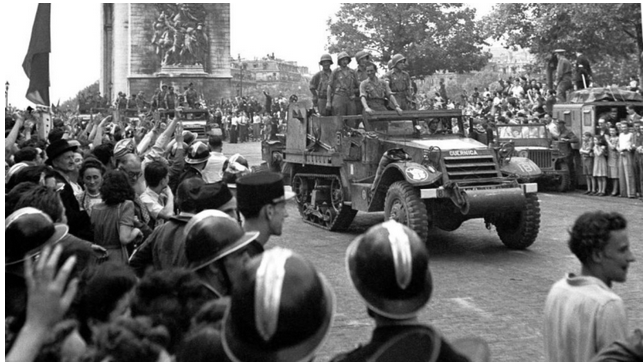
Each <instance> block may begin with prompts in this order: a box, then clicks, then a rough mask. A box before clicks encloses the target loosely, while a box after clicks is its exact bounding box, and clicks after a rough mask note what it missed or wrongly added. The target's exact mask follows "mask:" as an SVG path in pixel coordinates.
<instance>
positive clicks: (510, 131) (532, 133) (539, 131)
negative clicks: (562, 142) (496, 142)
mask: <svg viewBox="0 0 643 363" xmlns="http://www.w3.org/2000/svg"><path fill="white" fill-rule="evenodd" d="M546 137H547V132H546V130H545V125H542V124H538V125H502V126H498V138H499V139H501V140H505V139H511V140H520V139H544V138H546Z"/></svg>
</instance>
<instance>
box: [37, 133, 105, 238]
mask: <svg viewBox="0 0 643 363" xmlns="http://www.w3.org/2000/svg"><path fill="white" fill-rule="evenodd" d="M77 149H78V147H76V146H72V145H70V144H69V143H68V142H67V140H64V139H60V140H58V141H55V142H53V143H51V144H50V145H49V146H48V147H47V156H48V159H47V161H46V164H47V165H50V166H51V167H52V168H53V169H54V173H55V175H56V182H57V183H61V184H64V186H63V189H62V191H61V192H60V199H61V200H62V202H63V205H64V206H65V214H66V216H67V223H68V225H69V233H71V234H73V235H74V236H76V237H78V238H82V239H84V240H87V241H93V240H94V234H93V232H92V230H91V221H90V220H89V215H87V213H85V212H84V211H81V210H80V205H79V204H78V200H77V199H76V194H80V193H82V191H83V189H82V188H81V187H80V185H78V184H77V183H76V182H74V181H73V180H72V177H73V176H74V174H76V173H78V168H77V166H76V164H75V163H74V152H75V151H76V150H77Z"/></svg>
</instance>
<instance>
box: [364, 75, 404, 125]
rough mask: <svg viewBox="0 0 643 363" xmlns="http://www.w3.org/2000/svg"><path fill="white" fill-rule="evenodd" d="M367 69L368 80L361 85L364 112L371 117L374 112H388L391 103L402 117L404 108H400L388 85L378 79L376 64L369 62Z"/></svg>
mask: <svg viewBox="0 0 643 363" xmlns="http://www.w3.org/2000/svg"><path fill="white" fill-rule="evenodd" d="M365 68H366V73H367V74H368V78H367V79H365V80H363V81H362V83H360V85H359V98H360V101H361V104H362V106H363V108H364V111H365V112H366V113H368V114H369V115H370V114H372V113H373V111H386V110H387V108H386V104H387V103H389V104H390V105H392V106H393V108H395V111H397V113H398V114H400V115H401V114H402V108H400V105H399V104H398V103H397V100H396V99H395V97H394V96H393V93H392V92H391V89H390V88H389V86H388V84H387V83H386V82H384V81H381V80H379V79H377V69H376V67H375V64H373V63H370V62H369V63H368V64H366V67H365Z"/></svg>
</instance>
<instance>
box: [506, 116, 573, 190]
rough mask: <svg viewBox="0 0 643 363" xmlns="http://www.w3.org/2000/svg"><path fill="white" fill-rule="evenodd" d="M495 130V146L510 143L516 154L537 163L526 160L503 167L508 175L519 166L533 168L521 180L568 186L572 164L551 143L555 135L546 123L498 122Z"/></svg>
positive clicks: (560, 187)
mask: <svg viewBox="0 0 643 363" xmlns="http://www.w3.org/2000/svg"><path fill="white" fill-rule="evenodd" d="M496 133H497V137H496V138H495V147H496V148H500V147H502V145H504V144H506V143H509V142H511V143H512V146H513V153H512V155H513V157H515V158H525V159H528V160H531V161H532V162H533V163H534V164H535V166H534V165H530V164H529V163H526V162H521V163H519V164H508V165H507V167H506V169H505V168H504V167H501V171H502V172H503V174H505V175H507V176H509V175H512V174H514V173H513V170H510V168H512V167H514V166H516V165H517V166H518V167H520V168H523V169H524V168H531V169H533V170H534V172H531V173H529V174H527V175H526V178H519V181H520V182H533V181H536V182H538V183H539V184H540V185H543V186H553V187H555V189H556V191H559V192H564V191H566V190H568V189H569V185H570V184H569V183H570V180H569V178H570V177H569V166H568V165H567V161H566V159H565V155H564V154H563V153H562V152H561V151H560V150H559V149H558V147H556V146H555V145H553V144H552V141H553V140H552V137H551V135H550V134H549V129H548V128H547V126H546V125H545V124H541V123H530V124H527V125H524V124H523V125H513V124H510V125H497V126H496ZM516 161H518V160H516ZM536 168H537V169H539V170H540V171H541V174H537V173H536V172H535V169H536Z"/></svg>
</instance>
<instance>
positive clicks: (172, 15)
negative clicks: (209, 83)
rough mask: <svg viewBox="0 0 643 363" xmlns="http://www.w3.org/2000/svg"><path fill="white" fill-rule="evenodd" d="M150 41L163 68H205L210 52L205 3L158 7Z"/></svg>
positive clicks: (162, 5) (158, 5) (159, 5)
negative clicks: (205, 28)
mask: <svg viewBox="0 0 643 363" xmlns="http://www.w3.org/2000/svg"><path fill="white" fill-rule="evenodd" d="M157 8H158V9H159V11H160V14H159V17H158V18H157V19H156V20H155V21H154V24H153V29H154V36H153V38H152V40H151V43H152V45H154V46H155V47H156V54H157V55H158V56H159V57H160V58H161V60H162V64H163V65H164V66H168V65H171V66H192V65H199V66H203V65H204V64H205V63H206V59H207V54H208V51H209V49H208V48H209V46H208V38H207V35H206V32H205V30H204V29H203V24H204V22H205V17H206V11H205V7H204V6H203V4H157Z"/></svg>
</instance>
